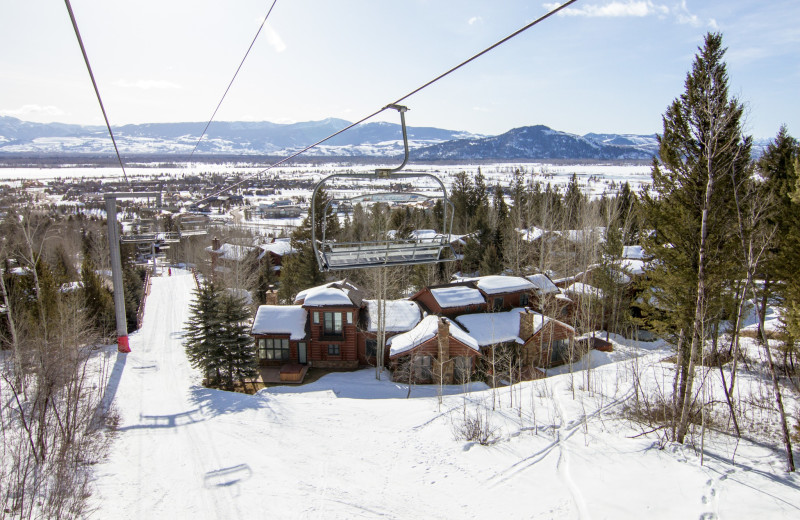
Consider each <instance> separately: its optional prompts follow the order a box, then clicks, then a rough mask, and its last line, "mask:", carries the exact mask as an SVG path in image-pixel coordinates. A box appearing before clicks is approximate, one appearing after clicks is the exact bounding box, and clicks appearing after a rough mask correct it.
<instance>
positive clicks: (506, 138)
mask: <svg viewBox="0 0 800 520" xmlns="http://www.w3.org/2000/svg"><path fill="white" fill-rule="evenodd" d="M350 124H351V123H350V122H349V121H345V120H342V119H333V118H329V119H324V120H322V121H310V122H304V123H292V124H279V123H270V122H266V121H265V122H213V123H211V125H210V126H209V128H208V132H207V134H206V135H205V136H204V137H203V139H202V140H201V141H200V144H199V146H198V148H197V153H200V154H203V155H209V154H228V155H230V154H236V155H273V156H283V155H288V154H290V153H293V152H296V151H298V150H301V149H302V148H304V147H306V146H308V145H309V144H312V143H315V142H317V141H319V140H321V139H324V138H325V137H327V136H329V135H331V134H333V133H335V132H337V131H339V130H341V129H342V128H345V127H347V126H349V125H350ZM204 127H205V123H151V124H140V125H125V126H120V127H117V128H115V129H114V135H115V137H116V139H117V144H118V145H119V148H120V152H122V153H123V154H136V155H147V154H153V155H164V154H175V155H185V154H189V153H191V152H192V150H193V149H194V147H195V144H196V143H197V140H198V138H199V136H200V134H201V132H202V131H203V128H204ZM408 136H409V146H410V147H411V148H412V149H413V150H414V153H413V158H414V159H425V160H440V159H448V160H453V159H456V160H476V159H644V160H646V159H649V158H651V157H652V156H653V155H654V154H655V153H656V151H657V149H658V145H657V142H656V139H655V135H625V134H594V133H590V134H586V135H584V136H580V135H575V134H569V133H566V132H560V131H557V130H553V129H551V128H548V127H546V126H542V125H537V126H528V127H522V128H515V129H513V130H510V131H508V132H506V133H504V134H502V135H498V136H483V135H477V134H471V133H468V132H462V131H457V130H445V129H440V128H432V127H408ZM402 151H403V141H402V134H401V130H400V125H398V124H393V123H383V122H376V123H366V124H362V125H358V126H356V127H354V128H352V129H350V130H348V131H347V132H343V133H342V134H340V135H338V136H336V137H334V138H332V139H330V140H329V141H326V142H325V143H324V144H322V145H320V146H318V147H316V148H314V149H312V150H310V151H309V152H307V155H312V156H344V157H387V156H396V155H399V154H402ZM110 153H113V147H112V144H111V140H110V138H109V137H108V132H107V130H106V129H105V127H103V126H83V125H71V124H63V123H32V122H27V121H22V120H19V119H16V118H13V117H0V154H25V155H53V154H58V155H72V154H110Z"/></svg>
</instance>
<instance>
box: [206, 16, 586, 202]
mask: <svg viewBox="0 0 800 520" xmlns="http://www.w3.org/2000/svg"><path fill="white" fill-rule="evenodd" d="M577 1H578V0H569V1H567V2H564V3H563V4H561V5H560V6H558V7H556V8H554V9H553V10H552V11H549V12H547V13H545V14H544V15H542V16H540V17H539V18H537V19H536V20H534V21H532V22H530V23H529V24H527V25H525V26H524V27H522V28H521V29H519V30H517V31H515V32H513V33H511V34H509V35H508V36H506V37H505V38H503V39H502V40H500V41H498V42H497V43H495V44H493V45H491V46H489V47H487V48H485V49H484V50H482V51H481V52H479V53H477V54H475V55H473V56H472V57H470V58H468V59H466V60H464V61H462V62H461V63H459V64H458V65H456V66H455V67H453V68H451V69H450V70H448V71H447V72H444V73H442V74H440V75H438V76H436V77H435V78H433V79H432V80H430V81H428V82H427V83H425V84H424V85H422V86H420V87H418V88H416V89H414V90H412V91H411V92H409V93H408V94H406V95H404V96H402V97H400V98H398V99H397V100H395V101H393V102H391V103H389V104H387V105H386V106H384V107H383V108H381V109H379V110H376V111H375V112H373V113H371V114H370V115H368V116H365V117H363V118H361V119H359V120H358V121H356V122H355V123H352V124H350V125H348V126H346V127H344V128H342V129H341V130H339V131H337V132H334V133H333V134H331V135H329V136H328V137H325V138H324V139H320V140H319V141H317V142H316V143H314V144H310V145H308V146H306V147H305V148H303V149H302V150H300V151H297V152H295V153H293V154H291V155H289V156H288V157H285V158H283V159H281V160H280V161H278V162H275V163H273V164H270V165H269V166H267V167H266V168H264V169H262V170H259V171H257V172H255V173H251V174H250V175H247V176H245V177H244V178H243V179H241V180H240V181H238V182H235V183H233V184H231V185H230V186H227V187H225V188H222V189H221V190H218V191H216V192H214V193H212V194H210V195H208V196H206V197H205V198H203V199H200V200H199V201H197V204H200V203H202V202H205V201H207V200H209V199H211V198H212V197H216V196H217V195H220V194H222V193H225V192H227V191H230V190H232V189H234V188H236V187H237V186H240V185H242V184H244V183H245V182H247V181H248V180H250V179H251V178H253V177H255V176H257V175H260V174H262V173H264V172H266V171H268V170H271V169H272V168H275V167H276V166H280V165H281V164H283V163H285V162H287V161H290V160H292V159H294V158H295V157H297V156H298V155H301V154H303V153H305V152H307V151H309V150H310V149H312V148H314V147H316V146H319V145H320V144H322V143H324V142H325V141H328V140H330V139H333V138H334V137H336V136H337V135H339V134H341V133H343V132H346V131H347V130H350V129H351V128H353V127H354V126H357V125H360V124H361V123H364V122H365V121H367V120H369V119H372V118H373V117H375V116H377V115H378V114H380V113H381V112H383V111H384V110H387V109H390V108H394V107H395V105H397V104H399V103H400V102H402V101H403V100H405V99H408V98H409V97H411V96H413V95H414V94H417V93H418V92H419V91H421V90H422V89H425V88H427V87H429V86H431V85H432V84H434V83H436V82H437V81H439V80H440V79H442V78H444V77H445V76H448V75H449V74H451V73H453V72H455V71H456V70H458V69H460V68H461V67H463V66H464V65H466V64H468V63H470V62H472V61H474V60H476V59H477V58H479V57H481V56H483V55H484V54H486V53H487V52H489V51H491V50H494V49H495V48H497V47H499V46H500V45H502V44H504V43H506V42H507V41H509V40H511V39H512V38H514V37H516V36H519V35H520V34H522V33H523V32H525V31H527V30H528V29H530V28H531V27H533V26H534V25H537V24H538V23H540V22H543V21H544V20H546V19H548V18H550V17H551V16H553V15H554V14H556V13H558V12H559V11H561V10H562V9H565V8H567V7H569V6H570V5H572V4H574V3H575V2H577Z"/></svg>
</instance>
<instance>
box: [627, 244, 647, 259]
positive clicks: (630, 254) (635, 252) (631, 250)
mask: <svg viewBox="0 0 800 520" xmlns="http://www.w3.org/2000/svg"><path fill="white" fill-rule="evenodd" d="M622 258H630V259H631V260H644V249H642V246H624V247H623V248H622Z"/></svg>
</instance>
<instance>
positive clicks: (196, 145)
mask: <svg viewBox="0 0 800 520" xmlns="http://www.w3.org/2000/svg"><path fill="white" fill-rule="evenodd" d="M276 3H278V0H273V2H272V5H271V6H270V8H269V11H267V15H266V16H264V20H263V21H262V22H261V26H260V27H259V28H258V31H257V32H256V35H255V36H254V37H253V41H252V42H250V47H248V48H247V52H245V53H244V57H243V58H242V61H241V63H239V67H238V68H237V69H236V72H234V73H233V78H231V82H230V83H228V88H226V89H225V93H224V94H222V99H220V100H219V103H218V104H217V108H215V109H214V113H213V114H211V118H210V119H209V120H208V123H206V127H205V128H203V133H201V134H200V138H199V139H197V142H196V143H195V144H194V148H193V149H192V153H191V154H189V160H190V161H191V160H192V157H193V156H194V152H196V151H197V147H198V146H199V145H200V141H202V140H203V136H205V135H206V132H207V131H208V127H209V126H211V122H212V121H213V120H214V117H215V116H216V115H217V111H218V110H219V107H221V106H222V102H223V101H225V96H227V95H228V91H229V90H230V89H231V86H232V85H233V82H234V81H235V80H236V76H237V75H238V74H239V71H240V70H242V65H244V60H246V59H247V55H248V54H250V50H251V49H252V48H253V45H255V43H256V40H257V39H258V35H259V34H261V30H262V29H263V28H264V24H266V23H267V19H269V15H270V14H271V13H272V9H273V8H274V7H275V4H276Z"/></svg>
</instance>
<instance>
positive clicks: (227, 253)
mask: <svg viewBox="0 0 800 520" xmlns="http://www.w3.org/2000/svg"><path fill="white" fill-rule="evenodd" d="M254 249H255V247H252V246H237V245H235V244H222V245H221V246H219V249H212V248H211V246H209V247H207V248H206V251H210V252H212V253H215V254H218V255H219V257H220V258H222V259H223V260H231V261H235V262H241V261H242V260H244V259H245V257H246V256H247V255H248V254H249V253H250V252H251V251H253V250H254Z"/></svg>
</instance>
